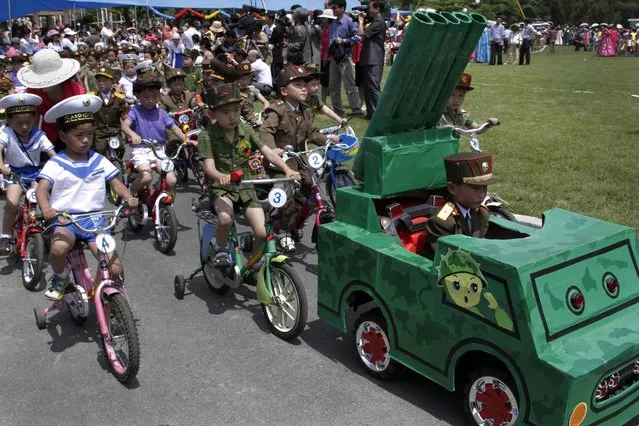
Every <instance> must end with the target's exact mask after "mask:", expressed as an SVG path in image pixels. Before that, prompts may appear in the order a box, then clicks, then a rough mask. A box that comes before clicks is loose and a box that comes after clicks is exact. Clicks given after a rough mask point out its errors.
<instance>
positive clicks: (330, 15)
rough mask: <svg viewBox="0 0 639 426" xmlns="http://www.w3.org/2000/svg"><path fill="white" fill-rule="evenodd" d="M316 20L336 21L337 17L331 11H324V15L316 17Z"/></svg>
mask: <svg viewBox="0 0 639 426" xmlns="http://www.w3.org/2000/svg"><path fill="white" fill-rule="evenodd" d="M318 18H326V19H337V16H335V14H334V13H333V9H324V13H322V14H321V15H320V16H318Z"/></svg>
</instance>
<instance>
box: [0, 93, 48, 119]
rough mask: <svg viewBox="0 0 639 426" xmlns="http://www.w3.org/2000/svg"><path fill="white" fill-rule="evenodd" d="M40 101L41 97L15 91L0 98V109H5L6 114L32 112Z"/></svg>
mask: <svg viewBox="0 0 639 426" xmlns="http://www.w3.org/2000/svg"><path fill="white" fill-rule="evenodd" d="M41 103H42V98H41V97H40V96H38V95H33V94H31V93H16V94H13V95H7V96H5V97H4V98H2V99H0V109H3V110H5V112H6V114H7V115H9V116H10V115H13V114H22V113H33V114H35V112H36V107H37V106H38V105H40V104H41Z"/></svg>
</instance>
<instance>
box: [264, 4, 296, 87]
mask: <svg viewBox="0 0 639 426" xmlns="http://www.w3.org/2000/svg"><path fill="white" fill-rule="evenodd" d="M288 22H289V21H288V18H287V17H286V16H278V17H277V19H276V20H275V28H273V33H272V34H271V38H270V39H269V42H270V44H271V45H272V46H273V51H272V53H273V62H272V63H271V76H272V78H273V82H276V81H277V77H278V76H279V75H280V72H281V71H282V69H283V68H284V60H285V50H284V45H285V44H286V43H288V40H289V37H290V33H291V29H290V27H289V24H288Z"/></svg>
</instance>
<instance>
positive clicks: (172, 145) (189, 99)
mask: <svg viewBox="0 0 639 426" xmlns="http://www.w3.org/2000/svg"><path fill="white" fill-rule="evenodd" d="M185 77H186V75H185V74H184V71H182V70H181V69H179V68H171V69H170V70H168V71H167V72H166V84H167V86H168V88H169V93H167V94H166V95H164V96H162V97H161V98H160V107H161V108H164V109H165V110H166V112H169V113H171V112H176V111H183V110H185V109H189V108H195V107H196V106H197V105H198V102H197V99H196V97H195V94H194V93H193V92H190V91H184V78H185ZM181 142H182V141H181V140H180V139H178V137H177V135H175V133H173V132H172V131H171V130H170V129H169V130H167V132H166V152H167V155H169V156H171V155H173V153H174V152H175V150H176V146H177V145H179V144H180V143H181Z"/></svg>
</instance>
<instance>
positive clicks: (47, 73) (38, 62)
mask: <svg viewBox="0 0 639 426" xmlns="http://www.w3.org/2000/svg"><path fill="white" fill-rule="evenodd" d="M79 70H80V62H78V61H76V60H75V59H70V58H64V59H63V58H61V57H60V55H59V54H58V52H56V51H54V50H52V49H41V50H39V51H37V52H36V53H35V55H33V57H32V58H31V65H26V66H24V67H22V68H21V69H20V71H18V80H19V81H20V83H22V84H23V85H24V86H25V87H28V88H31V89H43V88H45V87H51V86H55V85H58V84H60V83H63V82H65V81H67V80H68V79H70V78H71V77H73V76H74V75H76V74H77V73H78V71H79Z"/></svg>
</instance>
